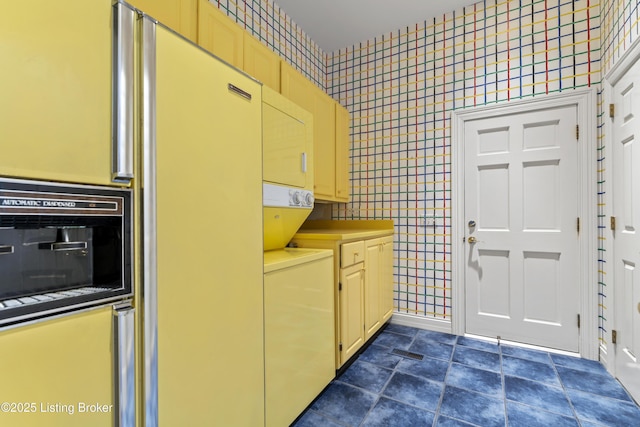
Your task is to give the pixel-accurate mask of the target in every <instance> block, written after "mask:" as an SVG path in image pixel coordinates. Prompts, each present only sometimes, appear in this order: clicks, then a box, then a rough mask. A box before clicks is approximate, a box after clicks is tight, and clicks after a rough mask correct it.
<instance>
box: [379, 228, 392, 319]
mask: <svg viewBox="0 0 640 427" xmlns="http://www.w3.org/2000/svg"><path fill="white" fill-rule="evenodd" d="M380 240H381V242H380V244H381V250H380V311H381V314H382V323H385V322H386V321H387V320H389V319H391V316H392V315H393V309H394V307H393V236H386V237H382V238H381V239H380Z"/></svg>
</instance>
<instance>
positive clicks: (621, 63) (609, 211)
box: [600, 39, 640, 376]
mask: <svg viewBox="0 0 640 427" xmlns="http://www.w3.org/2000/svg"><path fill="white" fill-rule="evenodd" d="M636 61H640V39H636V40H635V41H634V42H633V44H632V45H631V47H630V48H629V49H627V51H626V52H625V53H624V54H623V55H622V57H620V59H618V61H617V62H616V63H615V65H614V66H613V67H611V69H610V70H609V71H608V72H607V74H606V75H605V76H604V81H603V93H604V97H603V98H604V100H603V102H604V105H605V106H607V105H609V104H611V103H613V99H612V95H613V93H612V92H613V86H615V85H616V83H618V81H620V79H621V78H622V77H624V75H625V74H626V73H627V71H629V69H630V68H631V67H632V66H633V65H634V64H635V62H636ZM604 110H605V111H606V110H607V108H604ZM604 122H605V126H606V129H607V132H606V139H605V144H606V146H607V147H611V146H612V144H613V143H614V141H613V139H612V137H613V128H612V121H611V118H610V117H609V115H608V114H606V115H605V119H604ZM610 153H611V151H610ZM607 165H608V166H609V167H606V168H605V181H606V185H605V191H606V193H607V194H613V185H612V184H613V172H612V168H611V163H607ZM604 215H605V217H606V218H607V221H606V222H605V223H606V224H607V227H606V232H605V251H606V252H607V253H608V254H611V257H610V259H611V260H613V255H614V254H613V232H612V231H611V228H610V227H609V222H608V219H609V218H611V216H612V215H613V204H612V203H611V199H610V198H607V203H606V206H605V212H604ZM611 273H612V275H611V276H613V270H611ZM611 285H612V286H608V287H607V301H609V305H608V310H607V316H606V321H605V331H606V332H605V337H604V342H603V343H602V344H601V346H600V354H601V360H602V362H603V364H604V365H605V366H606V367H607V370H608V371H609V372H610V373H611V374H613V375H614V376H615V374H616V369H615V368H616V364H615V360H614V353H615V346H613V345H611V346H609V344H611V343H612V339H611V331H612V330H613V329H615V325H616V320H617V319H616V304H615V301H616V292H615V291H616V289H615V288H616V286H615V283H614V282H613V277H611Z"/></svg>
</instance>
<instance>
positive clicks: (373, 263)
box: [364, 239, 382, 339]
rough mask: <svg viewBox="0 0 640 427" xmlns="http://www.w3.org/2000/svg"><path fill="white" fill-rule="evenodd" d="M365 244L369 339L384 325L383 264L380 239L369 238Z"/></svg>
mask: <svg viewBox="0 0 640 427" xmlns="http://www.w3.org/2000/svg"><path fill="white" fill-rule="evenodd" d="M365 245H366V248H365V257H364V263H365V267H366V270H365V287H364V307H365V308H364V332H365V339H369V338H371V336H372V335H373V334H374V333H375V332H376V331H377V330H378V329H380V326H382V310H381V305H380V299H381V298H380V297H381V294H382V292H381V291H382V289H381V284H382V283H381V280H380V271H381V270H382V265H381V264H380V258H381V257H380V251H381V250H380V243H379V242H378V239H372V240H368V241H367V242H365Z"/></svg>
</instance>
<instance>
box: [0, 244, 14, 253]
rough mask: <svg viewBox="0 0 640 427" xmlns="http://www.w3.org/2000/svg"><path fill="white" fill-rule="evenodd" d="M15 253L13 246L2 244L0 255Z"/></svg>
mask: <svg viewBox="0 0 640 427" xmlns="http://www.w3.org/2000/svg"><path fill="white" fill-rule="evenodd" d="M12 253H13V246H11V245H0V255H8V254H12Z"/></svg>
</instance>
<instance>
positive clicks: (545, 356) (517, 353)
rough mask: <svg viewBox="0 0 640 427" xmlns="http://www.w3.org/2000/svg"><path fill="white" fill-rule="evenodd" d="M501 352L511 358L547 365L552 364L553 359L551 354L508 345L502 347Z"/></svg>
mask: <svg viewBox="0 0 640 427" xmlns="http://www.w3.org/2000/svg"><path fill="white" fill-rule="evenodd" d="M500 350H501V351H502V355H503V356H511V357H517V358H519V359H527V360H531V361H533V362H540V363H546V364H547V365H549V364H551V358H550V357H549V353H547V352H545V351H539V350H531V349H528V348H522V347H513V346H507V345H501V346H500Z"/></svg>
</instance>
